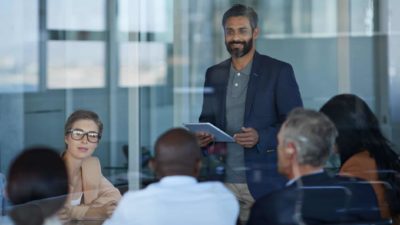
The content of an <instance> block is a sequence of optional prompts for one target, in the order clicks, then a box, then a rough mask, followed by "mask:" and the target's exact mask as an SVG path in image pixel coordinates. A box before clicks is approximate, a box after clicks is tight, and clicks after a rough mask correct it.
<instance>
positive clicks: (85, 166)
mask: <svg viewBox="0 0 400 225" xmlns="http://www.w3.org/2000/svg"><path fill="white" fill-rule="evenodd" d="M102 176H103V175H102V173H101V166H100V161H99V159H98V158H97V157H94V156H91V157H89V158H87V159H85V160H84V161H83V163H82V179H83V180H84V182H90V183H93V184H98V183H100V181H101V177H102Z"/></svg>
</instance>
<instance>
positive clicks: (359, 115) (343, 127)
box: [320, 94, 400, 222]
mask: <svg viewBox="0 0 400 225" xmlns="http://www.w3.org/2000/svg"><path fill="white" fill-rule="evenodd" d="M320 111H321V112H323V113H325V114H326V115H327V116H328V117H329V118H330V119H331V120H332V121H333V123H334V124H335V126H336V128H337V129H338V132H339V136H338V138H337V139H336V147H337V151H338V153H339V155H340V161H341V168H340V174H342V175H348V176H354V177H358V178H361V179H364V180H368V181H370V182H371V184H372V186H373V188H374V191H375V193H376V196H377V200H378V204H379V207H380V210H381V215H382V217H383V218H391V217H392V218H394V219H396V220H398V218H399V215H400V177H399V172H400V160H399V156H398V155H397V154H396V153H395V152H394V151H393V149H392V147H391V144H390V142H389V141H388V140H387V139H386V138H385V137H384V136H383V134H382V132H381V130H380V127H379V122H378V119H377V118H376V117H375V115H374V114H373V113H372V111H371V109H370V108H369V107H368V105H367V104H366V103H365V102H364V101H363V100H362V99H361V98H359V97H357V96H355V95H352V94H342V95H337V96H335V97H333V98H332V99H330V100H329V101H328V102H327V103H325V105H323V106H322V108H321V110H320ZM399 222H400V221H399Z"/></svg>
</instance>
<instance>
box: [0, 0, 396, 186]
mask: <svg viewBox="0 0 400 225" xmlns="http://www.w3.org/2000/svg"><path fill="white" fill-rule="evenodd" d="M232 2H233V1H229V0H224V1H212V0H207V1H194V0H191V1H186V0H163V1H155V0H154V1H147V0H135V1H127V0H120V1H94V0H93V1H84V2H81V1H54V0H38V1H29V2H25V1H21V0H17V1H1V2H0V30H1V31H2V35H1V36H0V105H1V108H0V124H1V127H0V137H1V142H0V150H1V152H0V172H2V173H7V168H8V166H9V164H10V162H11V160H12V159H13V158H14V157H15V155H16V154H17V153H18V152H19V151H20V150H21V149H22V148H23V147H27V146H31V145H36V144H44V145H49V146H51V147H55V148H57V149H59V150H60V152H61V151H63V148H64V139H63V124H64V120H65V119H66V117H67V116H68V115H69V114H70V113H71V112H72V111H74V110H76V109H80V108H83V109H89V110H93V111H96V112H97V113H98V114H99V115H100V117H101V118H102V120H103V122H104V124H105V129H104V135H103V139H102V141H101V143H100V145H99V147H98V150H97V151H96V152H95V155H97V156H98V157H99V158H100V160H101V161H102V166H103V167H104V168H103V169H104V171H103V172H104V173H105V174H106V175H108V176H112V178H113V179H112V181H113V182H115V183H127V182H128V180H127V178H128V176H127V175H126V173H127V170H128V162H129V154H139V155H140V156H141V162H142V163H143V168H142V167H141V166H142V165H140V166H139V168H142V169H144V170H145V169H147V167H146V165H145V163H146V160H147V159H148V156H149V154H151V152H152V150H153V148H154V141H155V139H156V138H157V137H158V135H159V134H161V133H162V132H164V131H165V130H167V129H169V128H171V127H173V126H181V125H182V123H185V122H196V121H197V120H198V116H199V114H200V110H201V103H202V93H203V83H204V74H205V71H206V69H207V68H208V67H209V66H211V65H214V64H216V63H218V62H221V61H222V60H224V59H226V58H227V57H228V54H227V52H226V49H225V45H224V41H223V30H222V25H221V19H222V18H221V17H222V14H223V12H224V11H225V10H226V9H227V8H228V7H229V6H230V5H231V4H232ZM343 2H344V3H343ZM244 3H246V4H249V5H251V6H253V7H254V8H256V9H257V11H258V13H259V17H260V28H261V35H260V37H259V39H258V41H257V49H258V51H259V52H261V53H264V54H267V55H270V56H272V57H274V58H277V59H280V60H283V61H287V62H289V63H291V64H292V65H293V67H294V70H295V74H296V79H297V81H298V83H299V86H300V91H301V94H302V97H303V101H304V104H305V107H307V108H314V109H318V108H319V107H320V106H321V105H322V104H323V103H324V102H326V101H327V100H328V99H329V98H330V97H332V96H333V95H335V94H337V93H342V92H351V93H355V94H357V95H359V96H361V97H362V98H364V99H365V100H366V101H367V102H368V104H370V106H371V108H372V109H373V110H374V111H375V113H377V115H378V116H379V119H380V120H381V123H382V126H384V128H385V131H386V133H387V135H388V136H389V137H390V138H391V139H392V140H394V142H395V143H396V144H397V146H399V145H400V143H399V140H400V138H399V137H400V130H399V127H400V125H399V124H400V118H399V116H398V115H400V113H399V110H400V106H399V104H398V101H397V99H398V97H399V95H400V93H399V92H398V88H397V86H398V85H399V79H398V78H399V74H398V73H399V72H398V71H400V69H398V65H399V63H398V62H397V61H398V59H399V58H400V57H398V52H399V48H400V45H399V35H398V34H399V29H398V27H399V24H398V23H397V21H399V20H398V19H396V18H397V16H396V15H398V14H399V13H396V10H398V9H400V8H399V7H395V6H397V5H398V3H397V1H395V0H393V1H373V0H352V1H341V3H338V1H336V0H326V1H320V0H298V1H295V0H293V1H281V0H262V1H261V0H259V1H256V0H253V1H245V2H244ZM378 6H379V7H378ZM382 9H386V10H387V11H389V10H390V12H391V13H390V14H386V13H384V11H382ZM40 12H43V13H40ZM383 25H387V26H389V28H388V29H384V28H383ZM381 54H385V55H386V56H387V57H386V58H385V59H383V60H382V58H381ZM385 71H386V72H385ZM385 78H386V80H387V83H385ZM378 84H379V85H378ZM132 93H137V95H135V94H132ZM133 109H137V110H138V112H139V115H138V118H137V121H138V123H137V124H131V125H130V123H129V121H131V119H132V117H133V116H135V115H134V113H133V111H132V110H133ZM132 126H133V127H132ZM132 130H133V131H135V132H137V133H138V134H139V143H136V146H129V140H130V139H131V138H132Z"/></svg>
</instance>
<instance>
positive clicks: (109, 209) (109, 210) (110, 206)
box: [104, 201, 117, 217]
mask: <svg viewBox="0 0 400 225" xmlns="http://www.w3.org/2000/svg"><path fill="white" fill-rule="evenodd" d="M104 207H105V211H104V212H105V215H106V216H107V217H110V216H111V215H112V214H113V212H114V211H115V209H116V208H117V202H115V201H111V202H108V203H107V204H105V205H104Z"/></svg>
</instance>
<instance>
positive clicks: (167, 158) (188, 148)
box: [152, 128, 201, 177]
mask: <svg viewBox="0 0 400 225" xmlns="http://www.w3.org/2000/svg"><path fill="white" fill-rule="evenodd" d="M155 148H156V149H155V157H154V159H153V160H152V167H153V169H154V170H155V172H156V174H157V176H158V177H164V176H172V175H188V176H194V177H197V176H198V173H199V170H200V162H201V152H200V147H199V145H198V144H197V139H196V137H195V136H194V135H193V134H192V133H190V132H189V131H187V130H185V129H182V128H174V129H171V130H168V131H167V132H165V133H164V134H162V135H161V136H160V137H159V138H158V139H157V141H156V146H155Z"/></svg>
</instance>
